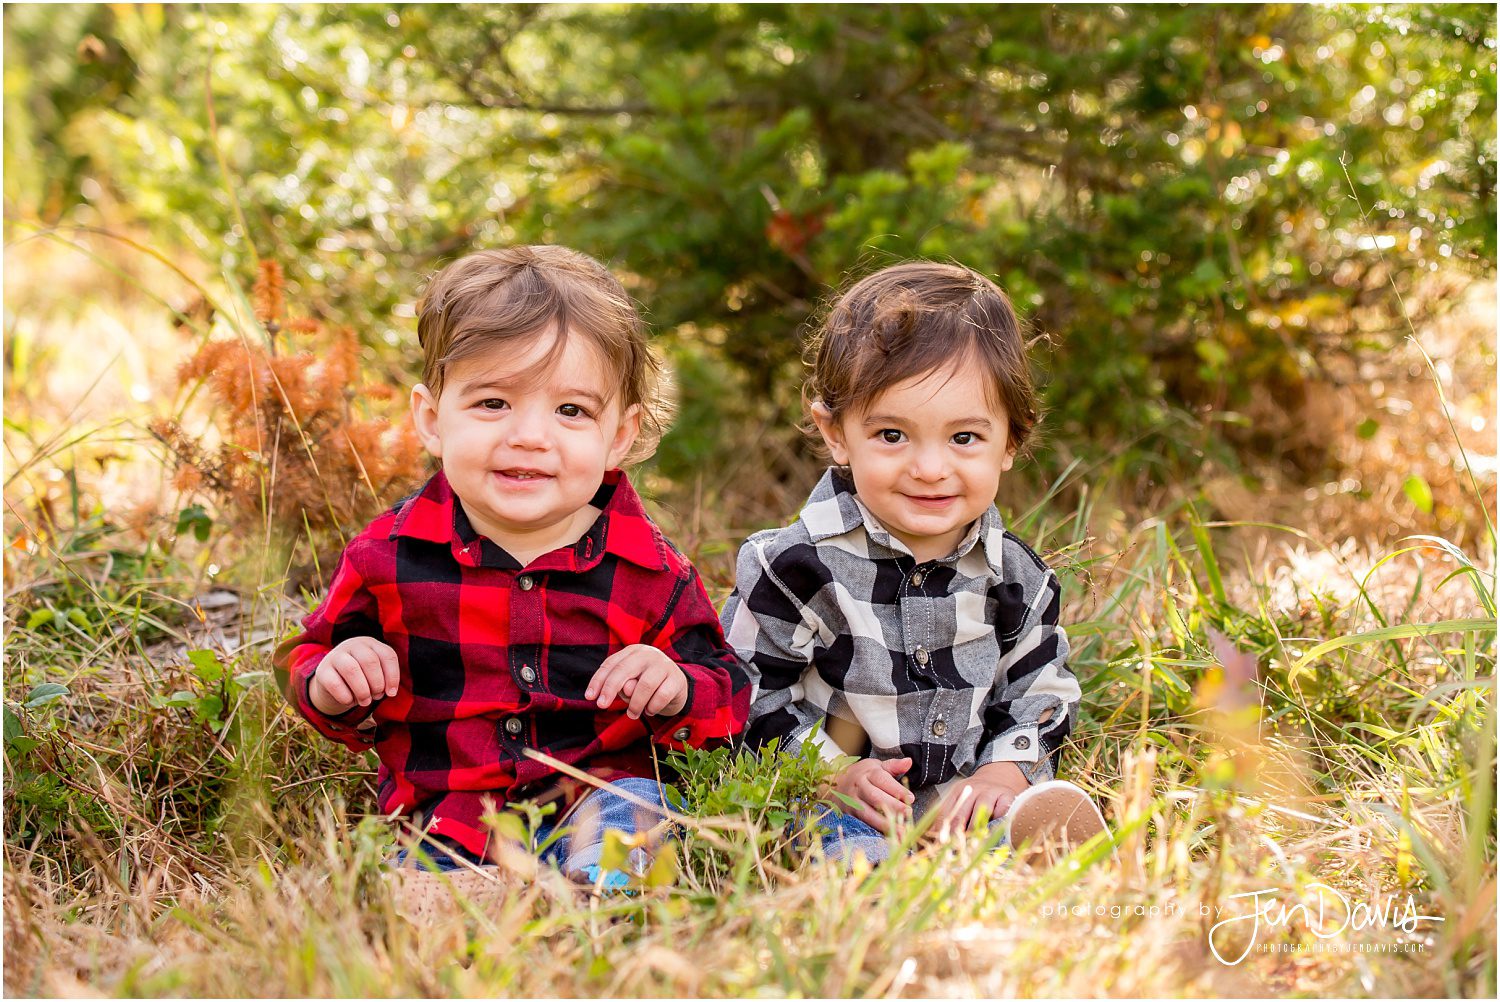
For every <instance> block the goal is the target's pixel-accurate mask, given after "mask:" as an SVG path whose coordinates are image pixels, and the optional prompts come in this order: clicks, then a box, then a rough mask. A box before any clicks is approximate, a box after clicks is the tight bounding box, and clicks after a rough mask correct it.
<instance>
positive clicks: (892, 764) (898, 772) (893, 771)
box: [880, 758, 911, 776]
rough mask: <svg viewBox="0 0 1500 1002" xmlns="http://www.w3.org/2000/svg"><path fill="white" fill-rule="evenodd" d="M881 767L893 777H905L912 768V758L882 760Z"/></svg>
mask: <svg viewBox="0 0 1500 1002" xmlns="http://www.w3.org/2000/svg"><path fill="white" fill-rule="evenodd" d="M880 767H881V768H882V769H884V770H885V771H886V772H887V773H888V774H890V775H892V776H904V775H905V774H906V772H907V770H909V769H910V768H911V759H910V758H886V759H881V760H880Z"/></svg>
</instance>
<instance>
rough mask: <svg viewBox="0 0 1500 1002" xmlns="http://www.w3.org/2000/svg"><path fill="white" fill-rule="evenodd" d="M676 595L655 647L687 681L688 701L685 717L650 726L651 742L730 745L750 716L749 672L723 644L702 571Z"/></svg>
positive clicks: (676, 716)
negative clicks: (678, 669) (723, 743)
mask: <svg viewBox="0 0 1500 1002" xmlns="http://www.w3.org/2000/svg"><path fill="white" fill-rule="evenodd" d="M677 591H678V594H677V597H676V598H675V599H674V600H673V601H672V602H671V603H670V605H669V609H668V612H667V614H666V616H665V617H664V619H663V622H662V625H661V627H660V628H659V630H658V631H657V633H656V635H655V637H654V639H653V640H652V644H653V646H655V647H657V648H658V649H659V650H661V651H662V652H663V653H665V654H666V655H667V657H669V658H671V659H672V661H673V662H674V663H675V664H676V665H677V666H678V667H679V668H681V669H682V672H683V674H684V675H686V676H687V682H688V692H687V701H686V702H685V703H684V704H683V709H682V712H681V713H677V714H673V715H672V716H668V717H661V718H658V719H656V720H654V721H653V722H652V724H651V733H652V737H653V738H654V739H655V740H656V741H658V742H661V743H663V744H667V745H672V746H682V745H691V746H693V747H703V746H705V745H708V744H716V743H720V742H725V741H732V740H733V739H734V738H735V737H737V736H738V735H739V734H740V733H741V732H742V731H743V730H744V727H745V719H746V717H747V715H748V712H749V708H750V676H749V673H748V672H747V671H746V668H745V665H744V664H743V663H741V661H740V659H739V658H738V657H737V656H736V655H735V652H734V650H733V649H731V648H730V646H729V645H728V644H727V643H726V642H725V639H724V632H723V629H722V627H721V626H720V624H719V617H718V614H717V613H716V612H715V611H714V606H713V603H712V602H711V601H709V598H708V593H707V592H706V591H705V590H704V588H703V581H702V579H701V578H700V577H699V576H698V572H697V571H695V570H691V571H689V573H688V574H687V575H686V576H685V577H684V578H683V580H682V583H681V585H680V586H679V588H678V589H677Z"/></svg>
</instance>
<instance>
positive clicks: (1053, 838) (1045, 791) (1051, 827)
mask: <svg viewBox="0 0 1500 1002" xmlns="http://www.w3.org/2000/svg"><path fill="white" fill-rule="evenodd" d="M1006 818H1007V821H1008V823H1009V837H1010V844H1011V846H1012V847H1013V848H1014V849H1015V850H1016V851H1017V852H1020V853H1028V852H1029V853H1030V856H1031V858H1035V857H1036V856H1038V855H1040V856H1044V857H1050V858H1053V859H1056V858H1057V857H1058V856H1062V855H1066V854H1068V853H1069V852H1072V851H1073V850H1074V849H1076V848H1077V847H1078V846H1080V845H1083V843H1085V842H1087V841H1088V840H1089V839H1091V838H1093V837H1094V836H1095V835H1098V834H1099V833H1100V832H1103V831H1108V830H1109V829H1108V826H1107V825H1106V824H1105V823H1104V815H1102V814H1100V813H1099V808H1098V807H1096V806H1094V801H1093V800H1092V799H1090V797H1089V795H1088V794H1087V793H1084V792H1083V791H1082V790H1081V789H1079V788H1078V787H1076V786H1074V785H1073V784H1072V783H1069V782H1068V781H1066V780H1062V779H1049V780H1048V781H1047V782H1045V783H1038V784H1037V785H1035V786H1032V787H1028V788H1027V789H1025V790H1023V791H1022V792H1021V795H1020V796H1018V797H1016V799H1015V802H1014V803H1012V804H1011V807H1010V812H1009V813H1008V814H1007V815H1006ZM1111 852H1113V847H1111Z"/></svg>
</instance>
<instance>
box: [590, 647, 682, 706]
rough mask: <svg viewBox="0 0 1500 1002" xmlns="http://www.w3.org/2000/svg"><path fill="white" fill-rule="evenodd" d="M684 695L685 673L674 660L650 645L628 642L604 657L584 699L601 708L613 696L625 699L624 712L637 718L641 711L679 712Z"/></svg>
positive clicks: (610, 700)
mask: <svg viewBox="0 0 1500 1002" xmlns="http://www.w3.org/2000/svg"><path fill="white" fill-rule="evenodd" d="M687 694H688V680H687V675H686V674H685V673H684V672H683V670H682V669H681V668H679V667H678V666H677V663H676V662H675V661H673V660H672V659H671V658H669V657H667V656H666V655H665V654H664V653H662V651H661V650H660V649H659V648H656V647H652V646H650V645H649V644H631V645H630V646H629V647H625V648H622V649H621V650H618V651H615V652H614V653H613V654H611V655H610V656H609V657H607V658H605V659H604V661H603V663H602V664H600V665H599V670H598V671H596V672H594V677H593V678H591V679H589V687H588V688H587V689H585V690H584V693H583V698H584V699H592V700H594V701H595V702H596V703H597V704H598V705H599V709H601V710H603V709H607V708H608V707H610V706H611V705H613V703H614V701H615V699H616V697H618V698H620V699H627V700H629V703H628V704H626V708H625V713H626V715H627V716H629V717H630V718H631V719H632V720H637V719H639V718H640V716H641V715H642V714H646V715H648V716H658V715H660V716H668V717H670V716H671V715H672V714H674V713H681V712H682V708H683V707H684V706H686V705H687Z"/></svg>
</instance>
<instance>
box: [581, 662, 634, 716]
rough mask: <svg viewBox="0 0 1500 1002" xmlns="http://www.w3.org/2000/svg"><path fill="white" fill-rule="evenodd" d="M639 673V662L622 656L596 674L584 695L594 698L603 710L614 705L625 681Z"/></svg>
mask: <svg viewBox="0 0 1500 1002" xmlns="http://www.w3.org/2000/svg"><path fill="white" fill-rule="evenodd" d="M639 674H640V666H639V665H638V664H633V663H632V659H629V658H621V659H620V660H617V661H615V662H614V663H613V664H611V665H609V666H608V667H606V668H600V669H599V671H598V672H596V673H595V674H594V677H593V679H592V680H591V681H590V682H589V687H588V689H587V690H586V691H585V692H584V697H585V698H587V699H592V700H594V701H595V702H596V703H598V704H599V708H600V709H601V710H602V709H604V708H606V707H608V706H610V705H612V704H613V703H614V701H615V699H616V697H618V696H619V695H620V689H621V688H622V687H623V686H624V685H625V683H626V682H627V681H629V680H630V679H632V678H635V677H636V676H638V675H639Z"/></svg>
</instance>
